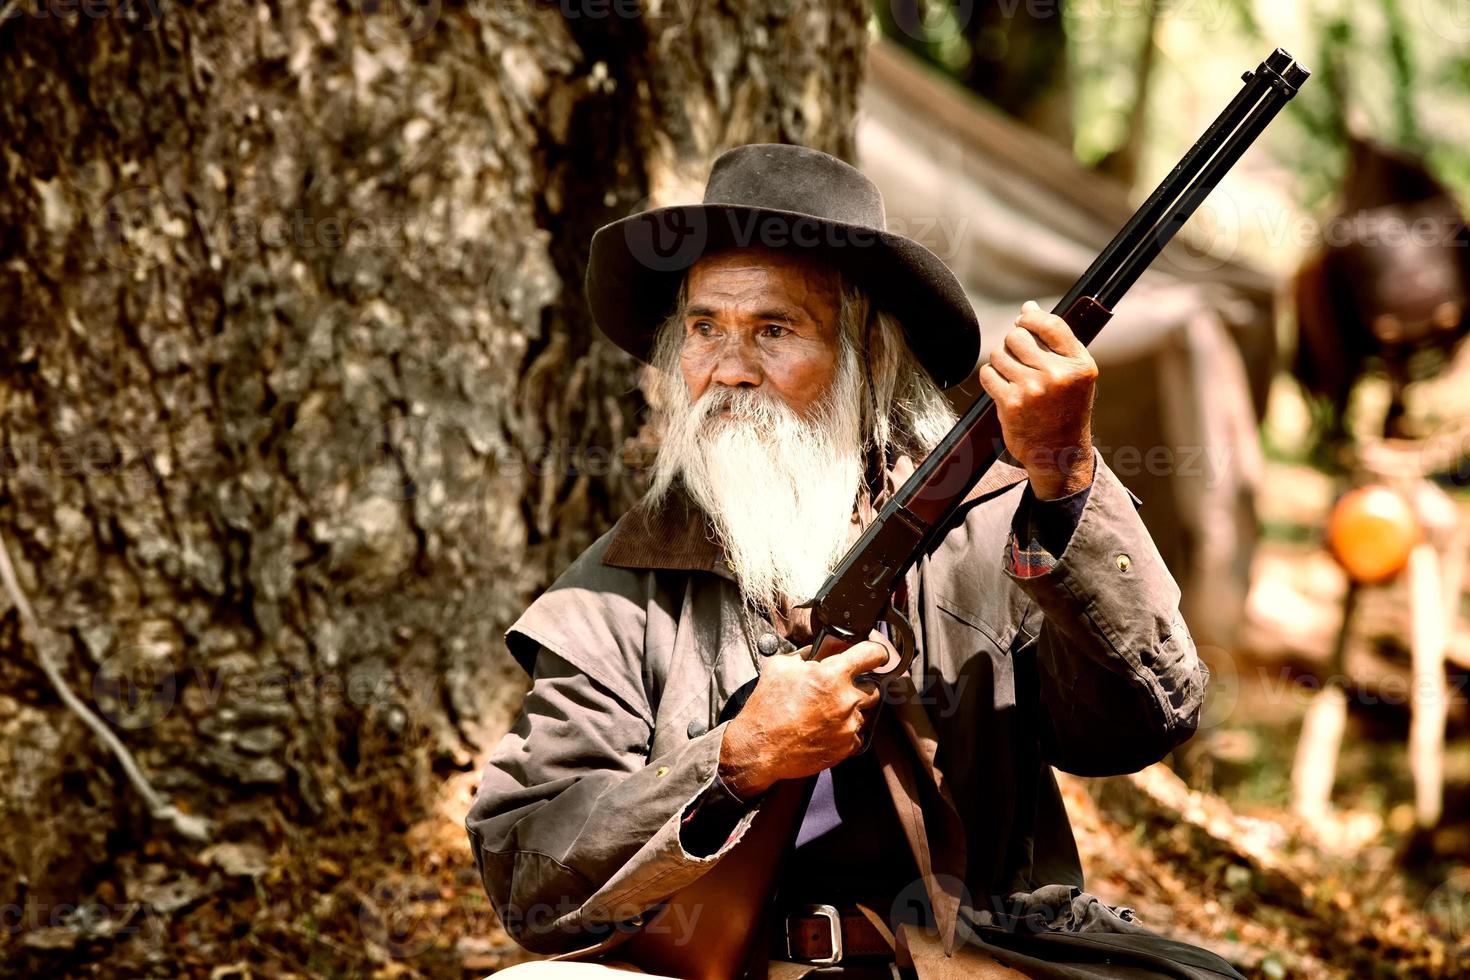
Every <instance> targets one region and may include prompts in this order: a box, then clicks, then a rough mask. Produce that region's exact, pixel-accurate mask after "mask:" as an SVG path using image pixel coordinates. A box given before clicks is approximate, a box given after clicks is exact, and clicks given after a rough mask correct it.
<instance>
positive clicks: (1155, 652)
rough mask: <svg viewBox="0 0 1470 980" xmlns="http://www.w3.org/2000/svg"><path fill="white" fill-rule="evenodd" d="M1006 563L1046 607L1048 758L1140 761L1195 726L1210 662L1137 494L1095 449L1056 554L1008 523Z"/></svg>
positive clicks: (1088, 764)
mask: <svg viewBox="0 0 1470 980" xmlns="http://www.w3.org/2000/svg"><path fill="white" fill-rule="evenodd" d="M1021 506H1025V498H1024V497H1023V502H1022V505H1021ZM1005 566H1006V574H1007V575H1008V576H1010V577H1011V578H1012V579H1014V580H1015V581H1016V582H1017V583H1018V584H1019V585H1020V587H1021V588H1022V589H1023V590H1025V592H1026V593H1027V594H1028V595H1029V596H1030V597H1031V599H1032V600H1033V601H1034V602H1035V603H1036V605H1037V606H1038V607H1039V609H1040V611H1041V613H1042V616H1041V622H1040V626H1039V628H1038V629H1037V630H1036V638H1035V644H1034V650H1035V658H1036V665H1037V677H1038V681H1039V685H1040V700H1041V712H1040V713H1041V724H1042V732H1041V737H1042V744H1043V749H1044V751H1045V753H1046V755H1047V758H1048V761H1050V762H1051V764H1052V765H1054V766H1056V767H1057V768H1058V769H1062V770H1064V771H1066V772H1071V773H1075V774H1077V775H1082V776H1103V775H1114V774H1117V773H1124V772H1136V771H1137V770H1139V769H1142V768H1144V767H1145V766H1147V765H1149V764H1151V763H1153V762H1157V761H1158V760H1159V759H1161V758H1163V757H1164V755H1166V754H1167V753H1168V752H1169V750H1170V749H1172V748H1173V747H1174V746H1176V745H1178V744H1180V743H1181V742H1184V741H1185V740H1186V739H1188V738H1189V737H1190V736H1191V735H1192V734H1193V733H1194V731H1195V728H1196V727H1197V726H1198V724H1199V713H1200V708H1201V706H1202V704H1203V701H1204V693H1205V687H1206V685H1207V683H1208V680H1209V668H1207V667H1206V666H1205V665H1204V663H1203V662H1202V661H1201V660H1200V659H1199V655H1198V653H1197V652H1196V650H1195V646H1194V641H1193V639H1192V638H1191V637H1190V635H1189V629H1188V627H1186V626H1185V624H1184V619H1183V617H1182V616H1181V615H1180V612H1179V588H1178V586H1177V585H1176V584H1175V582H1174V579H1173V576H1171V575H1170V573H1169V570H1168V569H1167V568H1166V567H1164V562H1163V559H1162V558H1160V557H1159V553H1158V549H1157V548H1155V547H1154V544H1153V539H1152V538H1151V537H1150V536H1149V533H1148V530H1147V529H1146V528H1145V527H1144V525H1143V521H1142V520H1141V519H1140V518H1139V516H1138V513H1137V510H1136V508H1135V506H1134V503H1133V498H1132V496H1131V495H1130V494H1129V493H1128V491H1127V490H1126V489H1125V488H1124V487H1123V485H1122V483H1120V482H1119V481H1118V478H1117V476H1116V475H1115V474H1114V473H1113V472H1112V471H1111V470H1109V469H1108V468H1107V467H1106V466H1105V465H1104V464H1103V462H1102V459H1101V457H1100V456H1099V457H1098V461H1097V475H1096V477H1095V478H1094V480H1093V484H1092V488H1091V490H1090V491H1089V493H1088V495H1087V501H1086V504H1085V506H1084V507H1083V508H1082V513H1081V517H1080V519H1079V520H1078V521H1077V526H1076V528H1075V529H1074V530H1073V531H1072V534H1071V538H1070V539H1069V540H1068V541H1067V544H1066V548H1065V550H1064V551H1063V552H1062V554H1061V555H1057V556H1053V555H1050V554H1046V553H1045V552H1044V550H1043V549H1040V548H1039V546H1038V543H1037V542H1036V541H1029V542H1018V541H1017V539H1016V536H1015V534H1014V532H1013V533H1012V535H1011V537H1010V540H1009V541H1008V542H1007V544H1006V555H1005Z"/></svg>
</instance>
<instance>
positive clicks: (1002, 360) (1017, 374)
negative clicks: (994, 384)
mask: <svg viewBox="0 0 1470 980" xmlns="http://www.w3.org/2000/svg"><path fill="white" fill-rule="evenodd" d="M990 366H991V367H993V368H995V370H996V372H997V373H999V374H1000V376H1001V377H1002V378H1005V379H1006V380H1007V381H1009V382H1011V383H1012V384H1014V383H1016V382H1018V381H1021V380H1024V379H1025V378H1026V377H1027V376H1028V375H1032V374H1035V373H1036V369H1035V368H1033V367H1030V366H1028V365H1025V364H1022V363H1021V362H1020V361H1018V360H1016V358H1015V357H1013V356H1012V355H1011V352H1010V351H1008V350H1006V349H1005V348H1004V347H997V348H996V349H995V351H994V352H992V353H991V355H990Z"/></svg>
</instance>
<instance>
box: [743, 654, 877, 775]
mask: <svg viewBox="0 0 1470 980" xmlns="http://www.w3.org/2000/svg"><path fill="white" fill-rule="evenodd" d="M810 649H811V648H810V647H806V648H804V649H802V650H798V651H796V652H795V653H791V654H787V655H784V656H779V657H771V658H770V659H769V660H767V661H766V664H765V666H764V668H763V669H762V670H761V676H760V680H759V681H758V682H757V683H756V686H755V690H754V691H752V692H751V695H750V700H748V701H747V702H746V703H745V707H744V708H742V709H741V711H740V714H738V715H736V716H735V718H734V719H733V720H731V722H730V724H729V725H728V726H727V727H726V729H725V739H724V742H723V743H722V745H721V748H720V779H721V781H722V782H724V784H725V785H726V786H728V787H729V788H730V790H731V791H732V792H734V793H735V795H737V796H739V797H740V798H741V799H745V800H748V799H750V798H752V797H754V796H759V795H760V794H761V793H764V792H765V791H766V790H767V789H770V788H771V786H773V785H774V784H775V783H776V782H777V781H779V780H782V779H799V778H801V777H802V776H810V775H813V774H815V773H819V772H821V771H822V770H823V769H829V768H831V767H832V766H835V765H836V764H837V763H839V762H841V761H842V760H843V759H846V758H847V757H848V756H850V755H852V754H854V753H855V752H857V751H858V749H860V748H861V747H862V745H863V734H862V733H863V723H864V721H865V719H866V715H867V713H868V712H869V711H871V709H872V708H874V707H876V706H877V703H878V699H879V698H880V697H881V694H880V692H879V690H878V687H877V685H876V684H875V683H874V682H873V681H871V680H868V679H863V680H859V679H858V678H859V677H860V676H861V675H862V674H866V673H870V672H872V671H875V670H878V669H880V668H882V667H883V666H884V665H886V664H887V663H888V649H887V648H886V647H884V646H883V645H882V644H880V643H876V642H873V641H872V640H865V641H863V642H861V643H857V644H854V645H853V646H851V647H849V648H848V649H846V650H843V651H842V652H841V653H837V654H833V655H832V656H829V657H826V658H824V659H822V660H806V659H805V658H804V654H806V653H808V652H809V651H810Z"/></svg>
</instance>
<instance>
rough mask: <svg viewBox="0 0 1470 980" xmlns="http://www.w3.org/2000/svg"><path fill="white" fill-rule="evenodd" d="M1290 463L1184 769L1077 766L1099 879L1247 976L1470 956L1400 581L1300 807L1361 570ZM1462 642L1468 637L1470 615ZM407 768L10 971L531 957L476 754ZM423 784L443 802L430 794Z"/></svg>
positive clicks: (218, 974)
mask: <svg viewBox="0 0 1470 980" xmlns="http://www.w3.org/2000/svg"><path fill="white" fill-rule="evenodd" d="M1273 466H1277V467H1279V464H1273ZM1278 478H1279V479H1284V480H1287V481H1288V483H1290V484H1291V485H1293V486H1294V487H1295V490H1293V491H1292V493H1294V494H1296V502H1295V503H1292V502H1290V501H1288V502H1287V503H1285V504H1281V503H1280V501H1276V502H1274V503H1272V504H1270V505H1269V506H1268V507H1267V508H1266V515H1265V516H1266V517H1267V519H1268V521H1267V523H1268V527H1270V526H1277V527H1279V526H1284V525H1283V522H1284V523H1285V524H1295V525H1296V526H1297V527H1298V531H1297V532H1293V533H1286V534H1282V533H1274V534H1271V535H1268V537H1267V539H1266V540H1265V541H1264V542H1263V543H1262V545H1261V548H1260V550H1259V552H1258V555H1257V558H1256V564H1255V587H1254V589H1253V591H1252V599H1251V602H1250V615H1249V619H1248V621H1247V624H1246V628H1245V630H1244V634H1243V636H1244V641H1243V643H1242V644H1241V645H1240V646H1239V647H1238V648H1237V649H1236V650H1235V651H1233V652H1231V653H1229V654H1226V653H1225V652H1224V651H1213V653H1212V654H1211V659H1212V661H1213V662H1212V663H1211V666H1212V670H1213V671H1214V683H1213V686H1212V691H1213V693H1212V695H1211V697H1212V702H1211V705H1210V706H1209V707H1207V709H1206V712H1205V723H1204V724H1203V725H1202V728H1201V731H1200V733H1199V734H1198V735H1197V736H1196V737H1195V738H1194V739H1193V740H1192V741H1191V742H1190V743H1188V745H1187V746H1185V747H1184V749H1182V750H1181V751H1179V752H1178V753H1176V756H1175V758H1173V759H1172V760H1171V762H1172V768H1171V767H1167V766H1165V765H1162V764H1161V765H1158V766H1154V767H1151V768H1150V769H1149V770H1146V771H1145V772H1144V773H1141V774H1137V775H1135V776H1130V777H1116V778H1112V779H1103V780H1085V779H1078V778H1074V777H1066V776H1063V777H1062V788H1063V793H1064V797H1065V799H1066V802H1067V806H1068V810H1069V813H1070V815H1071V818H1072V822H1073V825H1074V829H1075V831H1076V835H1077V839H1078V844H1079V848H1080V851H1081V854H1082V858H1083V864H1084V867H1085V868H1086V870H1087V874H1088V888H1089V890H1091V891H1093V892H1096V893H1097V894H1098V895H1099V896H1100V897H1101V898H1102V899H1103V900H1104V901H1105V902H1107V903H1108V904H1113V905H1127V906H1129V907H1132V908H1134V909H1135V910H1136V911H1137V913H1138V915H1139V917H1140V919H1141V920H1142V922H1143V923H1144V924H1145V925H1147V926H1149V927H1151V928H1153V929H1155V930H1157V931H1159V932H1162V933H1164V934H1166V935H1169V936H1172V937H1174V938H1177V939H1181V940H1183V941H1186V942H1190V943H1194V944H1197V945H1202V946H1205V947H1207V948H1210V949H1213V950H1215V951H1217V952H1219V953H1221V955H1223V956H1225V957H1226V958H1227V959H1229V960H1230V961H1231V962H1233V963H1235V964H1236V965H1237V966H1238V968H1239V969H1240V970H1241V971H1242V972H1243V973H1245V974H1246V975H1247V976H1250V977H1252V978H1257V977H1259V978H1270V980H1280V978H1288V977H1293V978H1295V977H1301V978H1318V977H1343V978H1347V977H1375V976H1382V977H1390V976H1395V977H1396V976H1414V977H1420V976H1422V977H1454V976H1470V806H1467V803H1470V739H1467V738H1466V736H1467V734H1470V710H1467V706H1466V698H1465V692H1466V688H1467V680H1470V677H1467V672H1466V671H1465V670H1464V669H1463V668H1453V669H1452V670H1451V673H1450V679H1451V692H1452V694H1453V695H1454V698H1455V701H1456V703H1455V704H1454V705H1453V706H1452V710H1451V716H1450V736H1451V738H1450V748H1449V753H1448V756H1447V760H1446V784H1447V789H1446V803H1445V814H1446V816H1445V817H1444V818H1443V819H1442V820H1441V822H1440V824H1439V826H1438V827H1436V828H1435V829H1434V830H1433V831H1431V832H1425V831H1420V830H1417V829H1416V828H1415V825H1414V809H1413V786H1412V782H1411V779H1410V776H1409V772H1408V765H1407V761H1406V758H1407V757H1406V741H1407V730H1408V718H1409V713H1408V708H1407V706H1406V704H1404V700H1405V699H1404V698H1403V697H1399V698H1393V697H1390V696H1387V694H1386V692H1388V691H1389V690H1390V685H1389V684H1386V683H1385V681H1384V679H1385V678H1391V677H1405V676H1407V672H1408V657H1407V653H1406V651H1405V650H1404V649H1403V647H1402V643H1401V642H1399V641H1397V640H1395V639H1394V638H1395V637H1401V636H1403V635H1405V634H1404V627H1405V624H1404V622H1403V618H1404V616H1405V615H1406V614H1405V612H1404V607H1405V603H1404V601H1403V596H1402V595H1401V594H1399V593H1396V592H1395V590H1394V588H1392V587H1390V588H1386V589H1383V590H1379V593H1378V594H1375V595H1372V596H1370V597H1369V598H1368V600H1367V601H1366V603H1365V605H1364V606H1363V607H1362V608H1363V609H1364V610H1365V612H1364V615H1363V619H1362V623H1363V625H1362V628H1361V629H1359V630H1356V631H1355V636H1354V639H1353V641H1352V643H1350V645H1349V649H1348V660H1347V662H1348V673H1349V674H1350V675H1352V677H1353V678H1354V679H1355V680H1354V684H1353V685H1350V691H1351V692H1352V694H1351V697H1350V703H1349V723H1348V728H1347V733H1346V738H1345V740H1344V744H1343V750H1342V755H1341V758H1340V761H1339V766H1338V778H1337V781H1336V790H1335V795H1334V798H1333V803H1334V807H1335V809H1334V811H1333V812H1332V814H1331V815H1330V816H1328V817H1326V818H1323V819H1321V820H1317V821H1305V820H1302V819H1300V818H1298V817H1297V816H1295V815H1294V814H1293V813H1292V811H1291V808H1290V800H1291V766H1292V759H1293V754H1294V751H1295V745H1296V739H1297V736H1298V734H1299V731H1300V728H1301V719H1302V715H1303V713H1304V712H1305V710H1306V706H1307V705H1308V703H1309V702H1310V695H1311V692H1312V691H1313V690H1315V689H1316V687H1317V686H1319V685H1320V681H1321V679H1322V678H1323V677H1324V676H1325V673H1326V671H1327V663H1328V657H1327V650H1328V648H1329V646H1330V643H1331V640H1332V636H1333V634H1334V632H1335V630H1336V624H1337V622H1338V620H1339V616H1340V602H1341V594H1342V588H1343V581H1342V578H1341V574H1340V572H1338V571H1337V569H1336V566H1335V565H1333V564H1332V562H1331V561H1330V559H1328V558H1327V557H1326V555H1325V553H1324V552H1323V551H1322V549H1321V547H1320V545H1319V544H1318V543H1317V542H1318V541H1319V540H1320V535H1319V534H1317V532H1316V530H1314V528H1313V526H1312V525H1311V524H1310V523H1308V524H1306V525H1305V530H1304V531H1303V530H1301V528H1302V526H1303V522H1304V521H1310V520H1311V518H1310V515H1311V514H1317V513H1320V512H1321V511H1320V510H1319V509H1318V507H1317V506H1316V505H1315V504H1312V503H1311V501H1313V500H1315V499H1316V498H1317V497H1319V496H1320V495H1321V494H1322V493H1325V492H1329V491H1327V490H1324V488H1323V487H1322V486H1321V482H1320V480H1318V478H1316V477H1315V476H1314V475H1312V474H1311V473H1309V472H1276V473H1274V474H1273V479H1278ZM1314 481H1315V482H1314ZM1273 508H1274V509H1273ZM1293 510H1301V512H1302V513H1298V514H1293V513H1292V512H1293ZM1283 515H1284V516H1283ZM1304 515H1305V516H1304ZM1465 621H1470V620H1465ZM1454 649H1455V656H1456V657H1457V658H1459V657H1463V656H1464V655H1465V654H1466V653H1467V652H1470V632H1465V631H1462V632H1461V633H1459V634H1457V635H1456V637H1455V639H1454ZM1314 679H1315V683H1314ZM1360 680H1361V682H1362V683H1361V684H1360V683H1358V681H1360ZM394 778H395V777H394V775H393V774H392V773H391V772H384V773H381V774H379V781H378V782H374V783H368V784H364V786H363V787H362V792H361V793H360V794H359V796H358V798H357V799H358V805H357V807H356V808H355V809H353V810H352V811H350V812H349V813H347V815H346V816H345V818H344V820H343V822H342V823H341V824H340V825H339V826H337V827H335V828H333V829H332V830H330V831H329V832H322V831H321V829H320V828H318V829H317V830H315V831H313V832H312V833H311V834H310V835H299V836H293V832H292V831H290V830H288V829H285V828H288V827H289V826H290V825H289V822H286V821H283V822H282V827H283V830H282V837H281V840H280V842H279V846H278V847H276V849H275V850H274V851H271V852H266V851H264V850H255V849H252V848H250V847H248V846H245V845H239V846H233V845H226V846H225V847H224V848H223V849H217V850H216V851H215V852H214V853H213V854H212V855H210V857H209V859H208V860H207V861H204V860H201V858H200V857H199V856H193V857H190V856H188V855H185V854H183V853H181V852H177V851H175V850H174V849H173V847H172V845H170V844H169V843H167V842H166V841H161V842H159V843H158V844H156V845H154V846H152V847H150V848H149V849H147V850H145V852H144V853H142V854H139V855H136V856H135V857H129V858H127V859H126V860H124V861H122V862H121V863H119V865H118V866H117V867H116V869H115V875H114V877H115V879H116V882H104V883H103V884H102V885H100V886H99V888H98V891H97V894H96V895H95V896H94V898H95V902H96V905H95V912H96V914H93V915H91V917H90V919H88V918H87V916H88V914H89V913H88V912H87V908H86V907H85V906H83V907H81V908H79V910H78V912H77V915H76V916H74V917H73V918H72V919H70V920H68V921H66V922H64V923H54V922H53V923H49V924H48V923H26V922H21V921H16V922H6V923H5V925H6V928H5V929H3V930H0V975H15V976H38V977H63V976H97V977H133V976H139V977H144V976H146V977H173V976H188V977H197V978H207V980H247V978H254V977H311V978H318V977H322V978H336V977H374V978H384V980H389V978H419V977H424V978H452V980H465V978H473V977H483V976H485V975H487V974H489V973H492V972H493V971H495V970H498V969H501V968H504V967H506V966H509V965H512V964H514V963H517V962H521V961H523V960H526V959H529V958H531V957H529V956H528V955H527V954H525V953H524V952H523V951H521V950H520V949H519V948H518V947H517V946H516V945H515V943H514V942H513V941H512V940H511V939H510V938H509V936H508V935H507V934H506V933H505V932H504V930H503V929H502V928H501V927H500V925H499V923H498V922H497V920H496V917H495V914H494V911H493V909H492V908H491V907H490V905H489V902H488V901H487V899H486V898H485V895H484V892H483V890H482V888H481V886H480V882H479V879H478V877H477V875H476V871H475V867H474V864H473V862H472V861H471V860H470V854H469V845H468V842H467V840H466V836H465V833H464V829H463V818H464V814H465V812H466V810H467V808H468V805H469V802H470V798H471V796H472V794H473V792H474V788H475V785H476V783H477V781H478V774H477V773H476V772H473V771H466V772H446V773H442V774H441V775H440V778H439V781H438V782H436V783H432V784H430V785H425V786H421V787H419V788H418V789H417V790H415V789H413V788H411V787H405V786H402V785H398V784H397V783H395V782H394ZM424 799H432V800H433V803H432V806H431V807H429V809H428V810H427V812H425V811H424V810H423V809H422V808H420V807H415V806H414V801H415V800H424ZM415 813H417V816H412V815H413V814H415ZM385 815H386V816H385ZM385 821H386V830H385ZM395 821H396V823H395ZM296 833H297V834H299V832H296ZM180 868H186V869H190V870H186V871H184V872H183V873H180V872H179V870H178V869H180ZM120 896H126V900H125V901H124V900H122V899H121V898H120ZM22 914H23V913H22ZM84 919H85V920H86V921H83V920H84ZM18 926H19V927H20V928H17V927H18Z"/></svg>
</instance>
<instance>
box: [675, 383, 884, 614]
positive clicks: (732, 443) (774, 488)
mask: <svg viewBox="0 0 1470 980" xmlns="http://www.w3.org/2000/svg"><path fill="white" fill-rule="evenodd" d="M842 360H843V363H842V364H841V365H840V366H839V369H838V373H837V377H836V378H835V379H834V380H833V382H832V385H831V387H829V389H828V391H827V393H826V395H825V396H824V397H823V398H822V399H821V400H820V401H819V402H818V404H817V405H816V406H815V407H814V409H813V411H812V413H811V415H810V417H809V418H805V419H804V418H802V417H801V416H799V415H797V414H796V412H795V411H793V410H792V409H791V408H790V407H789V406H787V405H786V403H785V402H784V401H782V400H781V398H780V397H779V396H777V395H774V394H770V393H768V392H767V391H766V390H765V389H763V388H732V387H727V386H724V385H712V386H711V387H710V388H709V389H708V390H707V391H706V393H705V394H704V396H703V397H701V398H700V399H699V401H698V402H696V403H695V404H693V405H689V404H688V401H687V399H688V392H687V389H685V388H684V386H683V385H682V384H680V385H678V386H677V387H678V390H680V391H683V392H684V404H681V405H670V406H667V407H666V410H667V412H668V417H669V419H670V422H669V425H668V430H667V431H666V432H665V434H664V439H663V442H662V445H661V446H660V448H659V455H658V459H657V461H656V462H655V465H654V479H653V489H652V492H653V494H654V495H656V496H657V495H659V494H661V492H662V491H664V490H667V489H668V486H669V484H670V483H671V481H672V479H673V477H674V476H675V475H679V476H682V477H683V480H684V485H685V488H686V489H687V490H688V491H689V494H690V496H691V497H693V498H694V501H695V502H696V503H697V504H699V506H700V507H701V508H702V509H703V510H704V511H705V512H706V513H707V514H708V515H709V516H710V519H711V520H712V521H713V522H714V526H715V532H716V534H717V535H718V536H719V540H720V542H721V543H722V544H723V545H724V547H725V551H726V553H727V555H728V556H729V559H730V563H731V564H732V565H734V567H735V575H736V578H737V579H738V580H739V582H740V587H741V591H742V593H743V594H744V596H745V597H746V598H747V599H749V600H751V601H753V602H755V603H756V604H758V605H762V606H764V605H767V604H773V605H777V606H779V605H781V603H782V601H783V600H784V601H785V602H786V603H789V604H796V603H799V602H804V601H806V600H807V599H809V598H811V597H812V596H813V595H814V594H815V593H816V591H817V589H818V588H820V587H821V585H822V582H823V581H825V580H826V577H827V575H828V573H829V572H830V571H831V570H832V567H833V566H834V565H835V564H836V563H837V560H838V559H839V558H841V557H842V555H843V553H844V552H845V551H846V549H847V546H848V544H849V543H850V541H851V539H852V537H853V536H854V535H855V533H856V530H855V528H854V526H853V523H852V517H853V505H854V503H855V502H856V499H857V492H858V488H859V486H860V485H861V483H862V473H863V466H862V438H861V425H862V402H861V396H862V391H861V388H860V387H859V384H858V381H857V371H856V365H855V364H853V363H852V361H851V360H850V359H847V358H844V359H842ZM725 408H729V409H731V411H732V413H733V414H732V415H731V416H726V417H722V416H720V415H719V412H720V410H722V409H725Z"/></svg>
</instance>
